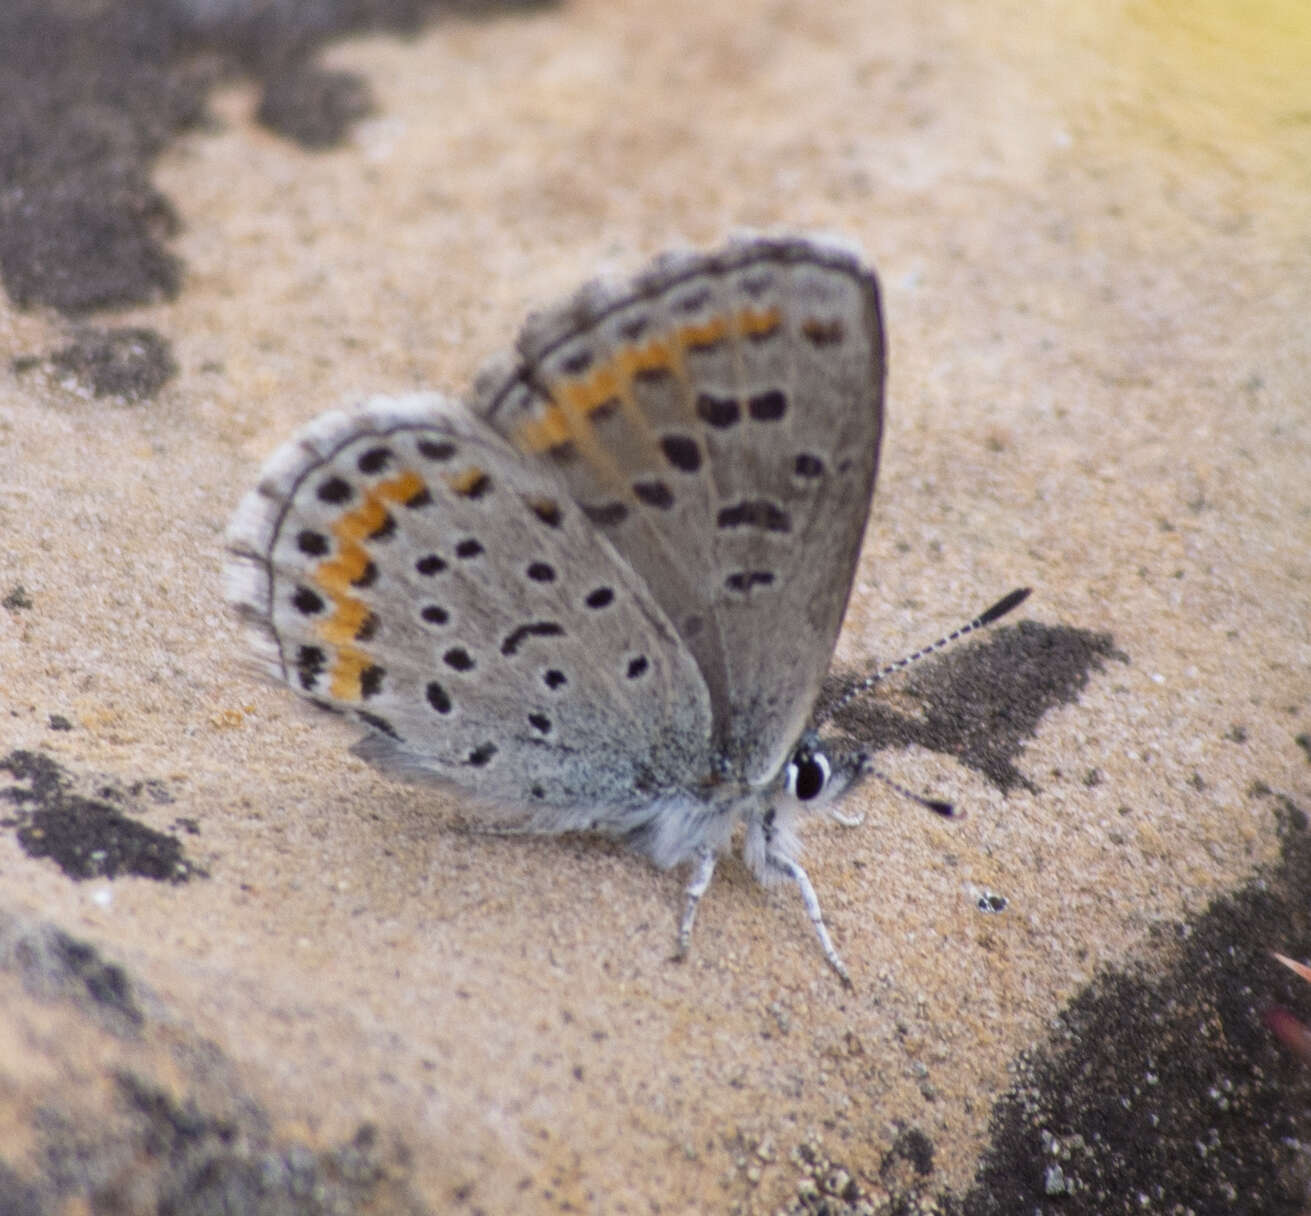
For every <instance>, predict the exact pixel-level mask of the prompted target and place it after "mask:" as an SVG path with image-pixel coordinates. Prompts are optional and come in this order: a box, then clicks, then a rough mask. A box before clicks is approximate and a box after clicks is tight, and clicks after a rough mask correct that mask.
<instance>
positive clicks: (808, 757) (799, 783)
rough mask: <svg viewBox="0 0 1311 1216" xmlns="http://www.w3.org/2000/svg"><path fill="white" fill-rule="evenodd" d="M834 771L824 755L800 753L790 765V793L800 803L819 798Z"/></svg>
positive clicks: (788, 779)
mask: <svg viewBox="0 0 1311 1216" xmlns="http://www.w3.org/2000/svg"><path fill="white" fill-rule="evenodd" d="M831 773H832V769H830V768H829V763H828V761H827V760H826V759H825V758H824V756H823V755H821V754H819V753H817V752H798V753H797V755H796V757H795V758H794V759H793V761H792V763H791V764H789V765H788V777H787V783H788V793H789V794H791V795H792V796H793V797H794V798H795V799H796V800H797V801H798V802H809V801H810V800H811V799H812V798H818V797H819V795H820V794H822V793H823V792H824V787H825V786H826V785H828V779H829V776H830V775H831Z"/></svg>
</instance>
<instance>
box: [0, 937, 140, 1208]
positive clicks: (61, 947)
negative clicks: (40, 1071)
mask: <svg viewBox="0 0 1311 1216" xmlns="http://www.w3.org/2000/svg"><path fill="white" fill-rule="evenodd" d="M0 970H11V971H16V972H17V973H18V974H19V976H20V977H21V978H22V981H23V987H24V988H25V989H26V990H27V991H28V992H30V993H33V994H34V995H36V996H38V997H41V998H42V999H45V1000H49V999H52V998H59V999H67V1000H72V1001H74V1002H75V1003H77V1004H80V1005H86V1004H87V1003H88V1002H89V1003H90V1005H91V1006H92V1007H94V1009H95V1010H96V1012H97V1013H98V1014H101V1015H107V1020H106V1021H104V1025H106V1026H107V1027H108V1028H110V1029H112V1030H115V1031H126V1030H130V1029H134V1028H136V1027H139V1026H140V1025H141V1024H142V1022H143V1021H144V1020H145V1018H144V1014H143V1013H142V1011H141V1008H140V1006H139V1005H138V1003H137V997H136V992H135V990H134V988H133V985H132V981H131V979H130V978H129V976H128V974H127V972H126V971H125V970H124V969H123V968H122V967H121V966H119V964H118V963H111V962H107V961H106V960H105V959H104V958H103V957H102V956H101V954H100V952H99V951H98V950H97V949H96V948H95V947H94V946H92V945H91V944H90V943H89V942H84V941H81V940H79V939H78V938H75V937H72V936H71V935H70V934H68V933H65V932H64V931H63V930H62V929H58V928H55V927H54V926H53V925H31V924H24V923H23V922H21V921H19V920H17V919H15V918H4V917H0ZM3 1210H5V1209H4V1208H2V1207H0V1211H3Z"/></svg>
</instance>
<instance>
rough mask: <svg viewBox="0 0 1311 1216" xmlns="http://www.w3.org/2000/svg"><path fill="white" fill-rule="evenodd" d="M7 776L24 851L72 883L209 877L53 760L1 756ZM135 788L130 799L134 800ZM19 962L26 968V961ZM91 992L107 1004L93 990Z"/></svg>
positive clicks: (7, 798) (5, 795) (177, 846)
mask: <svg viewBox="0 0 1311 1216" xmlns="http://www.w3.org/2000/svg"><path fill="white" fill-rule="evenodd" d="M0 770H2V771H4V772H7V773H9V774H10V776H12V777H13V779H14V781H15V782H16V783H17V784H15V785H13V786H11V787H9V788H6V789H4V790H3V791H0V804H5V803H8V804H12V806H13V807H14V808H15V813H14V817H13V819H10V820H7V821H6V823H7V826H9V827H16V828H17V830H16V832H15V835H16V836H17V839H18V844H19V846H20V847H21V848H22V850H23V851H24V852H25V853H26V854H27V855H28V856H29V857H34V858H49V859H50V860H51V861H53V862H54V863H55V864H56V865H57V866H59V868H60V869H61V870H62V871H63V873H64V875H65V877H67V878H71V879H74V880H75V881H79V882H80V881H82V880H84V879H88V878H117V877H118V876H119V875H127V874H132V875H136V876H137V877H140V878H152V879H155V880H156V881H165V882H186V881H187V880H188V879H190V878H193V877H197V876H201V877H203V876H204V875H205V871H204V870H203V869H201V868H199V867H198V866H195V865H194V864H193V863H191V862H190V861H188V860H187V858H186V854H185V853H184V852H183V849H182V844H181V842H180V841H179V840H178V839H177V838H176V837H174V836H171V835H167V834H166V833H163V832H159V831H156V830H155V829H154V828H150V827H147V826H146V825H145V824H143V823H140V822H138V821H137V820H136V819H133V818H132V817H130V816H129V815H126V814H124V813H123V812H122V811H121V810H120V809H119V808H118V807H117V806H115V805H114V803H113V802H110V801H105V800H102V799H101V798H89V797H86V796H84V795H81V794H78V793H75V792H74V791H73V788H72V786H73V782H72V777H71V775H70V774H69V773H68V772H67V770H65V769H63V768H61V767H60V766H59V765H58V764H57V763H55V761H54V760H52V759H51V758H50V757H48V756H45V755H42V754H40V753H38V752H30V751H22V750H18V751H13V752H10V753H9V754H8V755H6V756H0ZM135 788H136V787H135V786H134V787H133V789H132V790H130V791H128V796H132V795H133V794H134V792H135ZM102 792H103V793H106V794H109V793H112V794H113V795H114V796H115V797H116V798H118V799H119V800H122V799H123V798H124V794H123V793H122V792H121V791H119V790H117V789H113V788H112V787H111V788H110V789H108V790H104V791H102ZM61 936H62V935H61ZM18 962H19V966H20V967H23V966H25V965H26V963H25V961H24V960H23V958H22V957H21V956H20V957H19V959H18ZM11 965H12V964H11ZM75 970H76V969H75ZM102 978H104V979H105V980H106V981H109V982H110V983H111V986H112V985H113V984H115V983H116V981H114V979H113V977H111V976H108V975H106V976H103V977H102ZM88 991H89V992H90V995H92V996H93V997H96V999H100V998H99V996H98V994H97V993H96V991H95V990H94V988H93V987H92V986H91V984H90V983H89V984H88ZM2 1174H3V1168H2V1167H0V1175H2ZM0 1207H3V1201H2V1200H0ZM5 1210H6V1211H7V1210H8V1209H7V1208H6V1209H5ZM35 1210H36V1209H35V1208H34V1209H33V1211H35Z"/></svg>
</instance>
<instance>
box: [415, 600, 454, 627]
mask: <svg viewBox="0 0 1311 1216" xmlns="http://www.w3.org/2000/svg"><path fill="white" fill-rule="evenodd" d="M419 616H420V617H421V618H422V619H423V620H424V621H426V622H427V623H428V624H429V625H445V624H446V622H447V621H449V620H450V619H451V614H450V613H449V612H447V611H446V609H445V608H443V607H442V606H441V605H440V604H424V606H423V608H422V610H421V611H420V612H419Z"/></svg>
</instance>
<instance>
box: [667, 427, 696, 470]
mask: <svg viewBox="0 0 1311 1216" xmlns="http://www.w3.org/2000/svg"><path fill="white" fill-rule="evenodd" d="M660 450H661V451H662V452H664V454H665V459H666V460H667V461H669V463H670V464H672V465H673V466H674V468H676V469H677V470H678V471H679V472H680V473H695V472H696V471H697V470H698V469H699V468H700V467H701V449H700V448H699V447H697V442H696V440H695V439H693V438H691V436H689V435H665V436H663V437H662V438H661V440H660Z"/></svg>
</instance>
